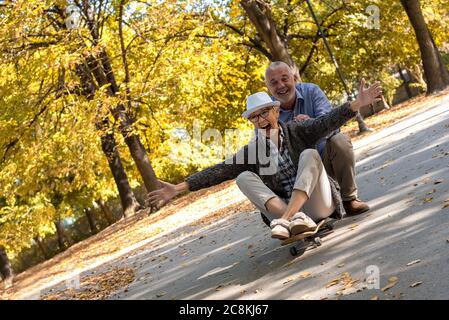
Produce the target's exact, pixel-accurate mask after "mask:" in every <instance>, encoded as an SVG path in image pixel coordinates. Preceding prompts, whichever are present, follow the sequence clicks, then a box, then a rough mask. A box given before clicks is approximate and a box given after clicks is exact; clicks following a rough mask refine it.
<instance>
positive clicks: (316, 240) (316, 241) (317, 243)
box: [313, 237, 323, 247]
mask: <svg viewBox="0 0 449 320" xmlns="http://www.w3.org/2000/svg"><path fill="white" fill-rule="evenodd" d="M313 242H315V244H316V245H317V247H319V246H321V245H322V244H323V243H322V242H321V238H319V237H317V238H315V239H313Z"/></svg>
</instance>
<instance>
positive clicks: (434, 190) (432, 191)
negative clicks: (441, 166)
mask: <svg viewBox="0 0 449 320" xmlns="http://www.w3.org/2000/svg"><path fill="white" fill-rule="evenodd" d="M435 192H437V190H436V189H432V190H431V191H429V192H427V193H426V194H432V193H435Z"/></svg>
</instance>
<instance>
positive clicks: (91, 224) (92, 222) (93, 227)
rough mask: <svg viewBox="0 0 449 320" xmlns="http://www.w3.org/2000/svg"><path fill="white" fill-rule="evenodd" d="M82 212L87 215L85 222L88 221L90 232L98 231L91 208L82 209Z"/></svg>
mask: <svg viewBox="0 0 449 320" xmlns="http://www.w3.org/2000/svg"><path fill="white" fill-rule="evenodd" d="M84 213H85V214H86V217H87V222H89V227H90V231H91V233H92V234H96V233H98V229H97V221H96V220H95V216H94V213H93V212H92V209H91V208H86V209H84Z"/></svg>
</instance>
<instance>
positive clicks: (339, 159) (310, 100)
mask: <svg viewBox="0 0 449 320" xmlns="http://www.w3.org/2000/svg"><path fill="white" fill-rule="evenodd" d="M295 80H296V79H295V77H294V74H293V72H292V70H291V68H290V67H289V66H288V65H287V64H286V63H284V62H281V61H276V62H273V63H271V64H270V66H269V67H268V68H267V70H266V71H265V83H266V85H267V87H268V90H269V91H270V92H271V94H272V95H273V97H274V98H275V99H276V100H277V101H279V102H280V103H281V109H280V114H279V121H282V122H288V121H292V120H296V121H303V120H306V119H310V118H316V117H319V116H321V115H324V114H327V113H329V112H330V111H331V110H332V106H331V104H330V102H329V100H328V99H327V97H326V95H325V94H324V93H323V91H322V90H321V89H320V87H318V86H317V85H315V84H312V83H298V84H297V83H296V81H295ZM317 149H318V152H319V153H320V156H321V159H322V160H323V163H324V167H325V168H326V172H327V173H328V174H329V175H330V176H331V177H332V178H334V179H335V180H337V182H338V184H339V185H340V188H341V189H340V193H341V197H342V199H343V205H344V208H345V210H346V213H347V214H348V215H357V214H360V213H363V212H366V211H368V210H369V206H368V205H367V204H366V203H364V202H362V201H360V200H359V199H358V198H357V184H356V182H355V157H354V150H353V148H352V143H351V140H350V138H349V137H347V136H346V135H344V134H342V133H340V131H339V130H335V131H333V132H331V133H330V134H329V135H328V136H327V137H325V138H323V139H321V140H320V141H319V142H318V145H317Z"/></svg>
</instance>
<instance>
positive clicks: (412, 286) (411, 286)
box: [410, 281, 422, 288]
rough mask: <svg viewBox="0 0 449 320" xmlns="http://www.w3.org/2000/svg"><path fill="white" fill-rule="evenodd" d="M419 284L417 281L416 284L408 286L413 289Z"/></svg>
mask: <svg viewBox="0 0 449 320" xmlns="http://www.w3.org/2000/svg"><path fill="white" fill-rule="evenodd" d="M421 283H422V282H421V281H418V282H415V283H412V284H411V285H410V288H414V287H417V286H419V285H420V284H421Z"/></svg>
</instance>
